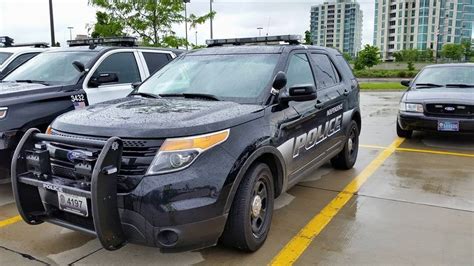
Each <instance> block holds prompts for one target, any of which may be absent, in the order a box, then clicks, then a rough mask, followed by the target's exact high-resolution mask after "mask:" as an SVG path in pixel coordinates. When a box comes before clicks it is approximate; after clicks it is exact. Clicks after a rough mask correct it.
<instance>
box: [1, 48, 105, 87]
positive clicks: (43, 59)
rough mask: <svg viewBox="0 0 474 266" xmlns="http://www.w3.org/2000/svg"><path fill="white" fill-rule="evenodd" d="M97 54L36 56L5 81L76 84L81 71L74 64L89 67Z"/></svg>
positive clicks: (47, 54) (46, 54)
mask: <svg viewBox="0 0 474 266" xmlns="http://www.w3.org/2000/svg"><path fill="white" fill-rule="evenodd" d="M94 56H96V52H51V53H42V54H39V55H38V56H35V57H34V58H32V59H31V60H29V61H28V62H26V63H25V64H24V65H22V66H20V67H18V68H17V69H15V70H14V71H13V72H11V73H10V74H9V75H8V76H7V77H6V78H5V79H3V81H18V80H34V81H41V82H44V83H47V84H64V85H70V84H75V83H76V82H77V80H78V78H79V75H80V74H81V73H79V71H78V70H77V69H76V68H75V67H74V66H73V65H72V62H74V61H79V62H81V63H83V64H84V65H87V63H89V61H90V60H91V59H92V58H93V57H94Z"/></svg>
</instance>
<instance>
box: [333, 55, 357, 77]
mask: <svg viewBox="0 0 474 266" xmlns="http://www.w3.org/2000/svg"><path fill="white" fill-rule="evenodd" d="M336 58H337V63H338V66H339V67H340V70H342V72H343V76H347V77H349V78H350V79H354V78H355V77H354V74H353V73H352V69H351V67H350V66H349V64H348V63H347V61H346V59H344V57H343V56H342V55H338V56H336Z"/></svg>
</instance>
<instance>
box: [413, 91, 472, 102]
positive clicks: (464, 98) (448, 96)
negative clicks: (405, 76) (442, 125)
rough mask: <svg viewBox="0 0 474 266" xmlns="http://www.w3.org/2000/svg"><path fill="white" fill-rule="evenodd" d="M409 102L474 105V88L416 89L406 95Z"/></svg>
mask: <svg viewBox="0 0 474 266" xmlns="http://www.w3.org/2000/svg"><path fill="white" fill-rule="evenodd" d="M404 99H405V101H407V102H415V103H416V102H419V103H423V102H438V103H466V104H472V105H474V88H432V89H415V90H413V89H412V90H409V91H407V92H406V93H405V96H404Z"/></svg>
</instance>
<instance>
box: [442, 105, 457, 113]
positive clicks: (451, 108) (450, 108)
mask: <svg viewBox="0 0 474 266" xmlns="http://www.w3.org/2000/svg"><path fill="white" fill-rule="evenodd" d="M444 110H446V111H448V112H452V111H454V110H456V108H454V107H452V106H448V107H445V108H444Z"/></svg>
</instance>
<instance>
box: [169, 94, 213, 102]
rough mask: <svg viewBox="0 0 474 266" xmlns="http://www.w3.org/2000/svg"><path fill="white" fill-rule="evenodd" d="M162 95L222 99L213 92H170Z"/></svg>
mask: <svg viewBox="0 0 474 266" xmlns="http://www.w3.org/2000/svg"><path fill="white" fill-rule="evenodd" d="M160 96H161V97H184V98H191V99H192V98H198V99H199V98H201V99H206V100H212V101H220V99H219V98H217V97H216V96H214V95H211V94H205V93H169V94H160Z"/></svg>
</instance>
